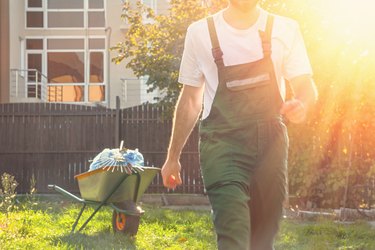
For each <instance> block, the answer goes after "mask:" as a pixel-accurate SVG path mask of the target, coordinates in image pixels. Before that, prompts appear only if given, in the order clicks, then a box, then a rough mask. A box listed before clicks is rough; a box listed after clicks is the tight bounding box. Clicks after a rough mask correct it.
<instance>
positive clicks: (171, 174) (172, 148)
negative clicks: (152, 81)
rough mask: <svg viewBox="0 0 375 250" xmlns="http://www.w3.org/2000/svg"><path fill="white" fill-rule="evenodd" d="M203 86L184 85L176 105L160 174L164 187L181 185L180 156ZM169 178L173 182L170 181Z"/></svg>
mask: <svg viewBox="0 0 375 250" xmlns="http://www.w3.org/2000/svg"><path fill="white" fill-rule="evenodd" d="M202 97H203V86H201V87H192V86H189V85H184V86H183V88H182V91H181V94H180V96H179V99H178V101H177V104H176V110H175V114H174V119H173V127H172V135H171V141H170V144H169V148H168V155H167V159H166V161H165V163H164V165H163V167H162V170H161V173H162V176H163V183H164V186H165V187H168V188H175V187H176V185H180V184H181V183H182V181H181V177H180V170H181V165H180V161H179V159H180V155H181V152H182V149H183V147H184V145H185V143H186V141H187V139H188V137H189V135H190V133H191V131H192V129H193V128H194V126H195V124H196V122H197V120H198V117H199V114H200V112H201V109H202ZM171 178H172V179H173V181H171Z"/></svg>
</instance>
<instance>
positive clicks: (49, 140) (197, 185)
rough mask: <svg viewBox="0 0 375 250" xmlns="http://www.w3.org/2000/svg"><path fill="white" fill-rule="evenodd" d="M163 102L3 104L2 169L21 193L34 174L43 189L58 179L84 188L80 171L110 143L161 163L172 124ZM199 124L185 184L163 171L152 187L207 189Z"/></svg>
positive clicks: (186, 157) (186, 159)
mask: <svg viewBox="0 0 375 250" xmlns="http://www.w3.org/2000/svg"><path fill="white" fill-rule="evenodd" d="M162 112H163V108H162V107H155V106H153V105H142V106H137V107H133V108H128V109H122V110H120V109H106V108H103V107H88V106H80V105H67V104H50V103H43V104H37V103H29V104H26V103H19V104H1V105H0V175H1V174H2V173H4V172H7V173H10V174H12V175H14V176H15V178H16V180H17V181H18V182H19V186H18V189H17V192H18V193H27V192H29V190H30V179H31V177H32V176H33V175H34V177H35V179H36V188H37V190H38V193H49V192H51V191H50V190H48V189H47V185H48V184H56V185H59V186H61V187H63V188H64V189H66V190H68V191H70V192H73V193H78V192H79V190H78V185H77V181H76V180H75V179H74V176H75V175H76V174H79V173H82V172H85V171H87V170H88V169H89V165H90V163H89V160H90V159H93V158H94V157H95V156H96V155H97V154H98V153H99V152H101V151H102V150H103V149H104V148H117V147H119V145H120V144H119V143H120V141H121V140H124V142H125V143H124V145H125V146H126V147H127V148H131V149H133V148H138V149H139V151H140V152H141V153H142V154H143V156H144V158H145V163H146V164H147V165H148V166H155V167H161V166H162V164H163V162H164V160H165V156H166V150H167V147H168V143H169V138H170V132H171V128H172V122H171V120H165V119H162ZM197 144H198V136H197V129H195V130H194V131H193V133H192V135H191V137H190V139H189V141H188V142H187V145H186V146H185V148H184V152H183V155H182V157H181V164H182V166H183V171H182V178H183V185H182V186H180V187H179V188H177V189H176V190H174V191H171V190H167V189H165V188H164V187H163V186H162V180H161V176H160V175H157V176H156V178H155V179H154V181H153V183H152V184H151V185H150V187H149V189H148V191H147V192H149V193H162V192H177V193H203V184H202V180H201V176H200V170H199V159H198V150H197Z"/></svg>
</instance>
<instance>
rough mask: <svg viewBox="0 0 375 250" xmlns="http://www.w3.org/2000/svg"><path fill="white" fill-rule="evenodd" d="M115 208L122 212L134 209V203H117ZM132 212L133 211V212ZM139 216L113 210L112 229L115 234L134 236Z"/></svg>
mask: <svg viewBox="0 0 375 250" xmlns="http://www.w3.org/2000/svg"><path fill="white" fill-rule="evenodd" d="M116 206H117V207H118V208H120V209H123V210H132V209H134V206H135V204H134V202H132V201H126V202H122V203H117V204H116ZM133 211H134V210H133ZM140 218H141V217H140V216H136V215H127V214H125V213H121V212H117V211H116V210H113V214H112V228H113V231H114V232H115V233H124V234H126V235H129V236H135V235H136V234H137V232H138V228H139V223H140Z"/></svg>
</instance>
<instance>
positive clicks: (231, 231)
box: [201, 122, 288, 250]
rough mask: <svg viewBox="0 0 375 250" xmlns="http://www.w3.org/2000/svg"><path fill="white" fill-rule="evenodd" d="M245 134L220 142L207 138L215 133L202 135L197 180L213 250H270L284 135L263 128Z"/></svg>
mask: <svg viewBox="0 0 375 250" xmlns="http://www.w3.org/2000/svg"><path fill="white" fill-rule="evenodd" d="M245 131H247V132H246V135H244V134H243V133H242V132H243V131H242V132H241V133H239V134H237V135H236V133H233V131H232V132H231V133H230V139H227V138H225V135H224V134H219V135H220V136H219V138H220V140H219V139H215V138H214V137H212V136H210V135H212V134H215V135H218V133H219V132H217V131H215V132H213V131H212V130H210V131H208V132H203V134H205V135H206V136H207V135H208V137H209V138H208V139H207V138H206V139H204V141H203V143H201V154H202V157H201V164H202V174H203V178H204V181H205V185H206V188H207V194H208V197H209V199H210V202H211V205H212V210H213V220H214V225H215V230H216V233H217V241H218V248H219V249H220V250H227V249H235V250H242V249H243V250H247V249H251V250H272V249H273V240H274V238H275V236H276V233H277V231H278V227H279V220H280V218H281V214H282V204H283V201H284V198H285V189H286V161H287V148H288V145H287V144H288V139H287V135H286V129H285V127H284V126H283V124H281V123H279V122H269V123H267V122H265V123H258V124H257V125H256V126H254V127H253V128H251V126H250V127H247V128H246V130H245ZM241 140H242V141H241ZM246 141H247V142H248V143H246ZM234 142H237V143H234ZM239 145H240V146H239Z"/></svg>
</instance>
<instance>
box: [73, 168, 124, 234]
mask: <svg viewBox="0 0 375 250" xmlns="http://www.w3.org/2000/svg"><path fill="white" fill-rule="evenodd" d="M127 177H128V175H125V176H124V178H122V179H121V180H120V181H119V182H118V183H117V185H116V186H115V187H114V188H113V190H111V192H110V193H109V194H108V196H107V197H106V198H105V199H104V201H102V202H101V203H100V204H99V206H98V207H97V208H96V209H95V211H94V212H93V213H92V214H91V215H90V217H89V218H88V219H87V220H86V221H85V223H83V225H82V226H81V227H80V229H78V232H80V231H81V230H83V229H84V228H85V226H86V225H87V223H89V221H90V220H91V219H92V217H94V215H95V214H96V213H97V212H98V211H99V209H100V208H102V206H104V205H105V204H106V203H107V201H108V200H109V198H111V196H112V194H114V192H116V190H117V189H118V188H119V187H120V185H121V184H122V183H123V182H124V180H125V179H126V178H127Z"/></svg>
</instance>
